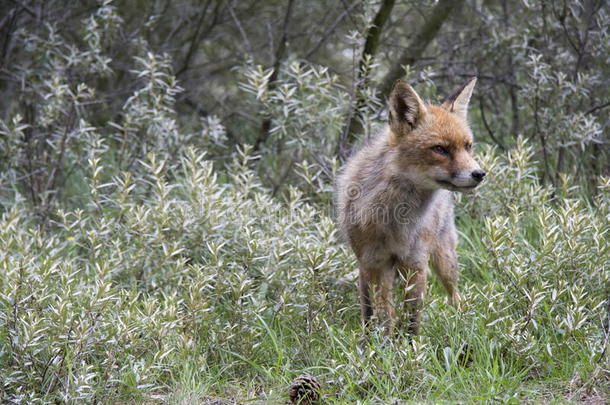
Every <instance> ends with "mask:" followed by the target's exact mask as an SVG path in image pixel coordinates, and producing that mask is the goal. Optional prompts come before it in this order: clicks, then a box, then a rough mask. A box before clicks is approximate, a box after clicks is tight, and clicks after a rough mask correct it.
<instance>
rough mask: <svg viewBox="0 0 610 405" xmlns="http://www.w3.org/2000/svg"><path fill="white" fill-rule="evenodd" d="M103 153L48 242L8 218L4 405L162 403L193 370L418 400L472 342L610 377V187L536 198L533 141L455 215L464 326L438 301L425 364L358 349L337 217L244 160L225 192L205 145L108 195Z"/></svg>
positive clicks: (147, 166) (498, 161)
mask: <svg viewBox="0 0 610 405" xmlns="http://www.w3.org/2000/svg"><path fill="white" fill-rule="evenodd" d="M97 145H98V147H97V148H94V152H93V153H92V154H91V156H90V158H89V159H88V162H89V167H88V169H87V170H88V174H87V176H86V183H87V184H88V190H87V191H86V193H85V194H86V195H84V196H83V199H84V200H86V201H87V203H86V204H85V205H83V206H82V207H81V208H78V209H77V208H73V209H69V210H63V211H62V210H58V211H56V212H55V213H54V214H53V215H52V216H51V218H52V220H50V222H49V223H47V224H46V226H45V227H44V228H42V227H41V226H40V224H39V223H38V222H36V220H35V219H33V218H32V216H31V215H30V211H29V209H28V207H27V205H26V204H25V203H23V202H20V201H17V202H16V203H14V204H11V205H10V206H6V207H4V208H5V210H4V214H3V216H2V219H1V223H0V381H1V384H2V386H1V395H2V397H1V399H2V401H3V402H9V403H57V402H67V403H99V402H107V401H110V400H114V399H138V398H153V399H154V398H163V397H164V396H165V395H166V394H167V392H168V391H170V390H171V387H170V385H171V384H172V381H173V375H174V373H175V372H176V370H178V369H181V368H183V367H184V364H185V362H189V361H196V362H197V367H199V368H202V369H206V368H207V369H208V370H222V371H216V372H218V373H222V375H223V376H225V377H226V378H228V379H230V380H232V381H240V380H241V381H252V380H253V379H255V380H257V381H261V383H262V387H263V390H265V389H267V388H269V386H273V385H274V384H277V381H276V380H275V378H277V376H278V375H283V374H286V377H285V378H289V375H288V374H289V373H291V372H293V371H295V370H299V369H304V368H308V367H314V369H316V370H318V372H320V371H319V370H321V369H323V370H324V371H323V376H322V378H324V379H325V381H329V382H330V381H334V382H335V383H338V382H341V383H342V384H343V385H332V384H331V387H335V388H332V389H331V392H330V393H327V396H328V398H337V397H341V396H342V395H348V393H347V391H346V390H348V391H349V387H352V388H354V387H356V386H362V387H366V385H365V384H363V383H362V382H363V381H364V380H366V379H378V380H379V379H381V380H383V379H386V380H388V381H390V380H391V384H387V386H388V387H389V388H388V390H389V391H388V392H386V393H385V394H384V395H395V396H397V397H400V396H401V395H404V393H405V392H411V393H412V392H413V390H415V389H419V390H421V392H424V393H425V392H426V389H428V390H429V389H431V388H430V387H431V386H434V384H438V381H439V378H440V377H439V376H438V375H437V376H436V377H435V374H434V373H435V372H437V371H438V370H436V371H435V369H434V367H435V366H434V365H435V364H437V363H438V362H439V358H440V359H444V360H442V362H444V363H443V364H445V365H446V366H447V367H450V366H451V365H452V364H454V363H455V362H457V361H458V360H457V359H458V358H459V356H458V353H457V349H458V348H459V347H462V348H464V347H466V346H467V345H470V346H477V345H478V346H477V347H479V348H480V347H485V348H487V350H488V352H489V353H490V354H489V355H490V356H491V357H490V358H499V359H503V360H502V361H505V362H507V363H506V364H512V367H514V368H515V371H514V372H515V373H521V372H526V371H527V372H533V371H535V373H536V374H535V375H537V376H545V375H551V374H552V373H553V367H560V366H559V364H558V362H560V361H565V359H566V358H569V359H570V367H569V368H568V369H567V371H566V373H567V374H568V375H564V376H563V377H562V378H565V379H571V378H572V373H575V375H580V374H578V373H586V372H590V371H591V370H592V369H593V368H594V367H595V365H596V364H600V363H599V362H600V361H602V364H603V361H605V360H602V359H601V358H600V357H601V352H602V348H603V346H604V344H605V342H606V341H607V336H605V335H604V330H605V329H604V327H607V326H604V318H605V317H606V316H607V313H606V312H605V311H606V309H605V308H604V302H605V301H604V300H605V299H606V298H607V295H608V285H609V284H610V271H609V269H608V256H609V253H610V252H609V244H608V240H609V238H608V230H609V225H608V217H609V215H610V212H609V211H608V206H609V205H608V193H609V191H610V183H609V182H608V180H607V179H606V180H602V181H601V182H600V189H599V193H598V197H597V200H596V201H595V202H594V203H591V204H589V203H585V202H584V200H582V199H578V198H576V197H575V196H576V195H577V194H578V190H577V189H573V188H569V187H566V189H565V190H564V191H563V192H565V196H559V195H558V194H557V193H558V192H555V193H553V192H552V191H551V190H550V189H547V188H544V187H542V186H540V185H539V183H538V180H537V179H536V177H535V176H534V174H533V173H534V172H533V169H530V167H531V166H532V163H531V162H530V161H529V160H530V157H531V151H530V149H529V148H528V146H527V145H526V144H524V143H522V144H521V145H520V146H519V148H517V149H516V150H513V151H512V152H510V154H509V155H507V157H502V158H500V157H497V156H496V155H495V153H494V151H493V150H487V151H486V152H485V153H484V156H483V157H482V160H483V161H484V162H485V164H486V167H487V168H488V169H489V172H490V173H491V174H490V179H489V181H488V182H487V184H486V185H484V186H483V187H481V189H480V191H477V192H476V193H475V194H474V195H470V196H467V197H466V198H464V199H463V200H464V201H463V203H462V204H461V205H460V207H461V208H460V214H459V222H460V228H461V229H462V239H463V243H462V245H461V248H460V249H461V262H462V263H461V264H462V267H464V268H463V270H462V273H463V280H464V281H462V290H463V295H464V298H465V308H464V311H463V312H462V313H457V312H452V311H451V309H450V308H448V307H447V306H446V305H445V304H444V303H443V298H441V297H442V295H441V294H440V292H439V293H437V292H434V291H433V292H432V293H431V294H430V295H429V297H428V299H427V301H428V303H427V308H426V318H425V320H424V328H423V334H422V336H421V337H419V338H418V339H416V341H415V344H414V347H415V350H414V351H411V349H408V348H407V347H406V346H401V347H402V349H400V351H398V352H396V353H394V354H392V356H391V358H390V357H383V356H379V355H377V356H372V355H369V354H370V353H369V354H367V352H366V350H369V351H373V352H374V351H379V350H382V351H383V350H385V349H384V348H383V345H382V346H381V348H380V347H376V346H368V348H366V349H362V350H365V351H362V350H361V349H360V346H358V345H354V344H351V343H350V342H351V341H350V339H351V338H350V336H355V335H358V334H359V331H360V326H359V312H358V306H357V296H356V289H355V285H354V281H355V280H354V274H355V273H354V269H355V263H354V258H353V255H352V254H351V253H350V252H349V251H348V250H347V249H346V247H345V245H343V244H342V243H341V242H340V241H339V240H338V239H339V238H338V235H337V230H336V226H335V224H334V221H333V218H332V214H331V211H330V208H329V207H327V206H314V205H312V204H310V203H308V202H307V201H306V200H305V199H304V198H303V196H302V194H301V193H300V192H299V190H297V189H295V188H292V189H290V192H289V193H288V194H287V195H288V197H285V199H284V200H278V199H277V198H272V197H271V196H270V193H269V192H268V191H267V190H266V189H265V188H263V187H262V186H261V185H260V184H259V182H258V181H257V178H256V175H255V174H254V172H253V171H252V170H250V169H249V167H250V166H251V162H250V160H251V159H252V158H251V157H250V156H249V154H248V151H247V150H245V151H243V152H241V153H237V154H236V155H235V158H234V161H233V163H232V164H231V165H230V167H229V168H228V171H227V172H226V173H224V172H223V176H224V177H223V181H219V179H218V177H217V174H216V172H215V170H214V169H213V167H212V165H211V164H210V163H209V162H208V161H206V160H205V156H204V154H202V153H199V152H197V151H196V150H195V149H188V150H187V151H186V152H185V153H184V154H183V156H182V158H181V159H179V163H178V164H174V165H170V164H168V163H166V161H164V160H161V159H159V158H158V157H156V156H155V155H152V154H151V155H148V157H147V159H145V160H144V161H141V162H140V168H138V170H136V171H134V172H133V173H130V172H125V173H123V174H121V175H120V176H117V177H112V178H111V179H110V180H108V181H106V180H104V178H105V176H104V173H106V171H107V170H108V169H107V168H106V167H105V166H104V164H103V162H104V154H106V153H109V152H105V151H104V148H103V147H102V145H100V143H99V142H98V143H97ZM494 173H495V174H496V175H495V176H494ZM566 184H568V183H566ZM570 196H572V197H570ZM432 288H433V289H434V288H435V287H434V285H433V286H432ZM282 331H283V332H282ZM287 331H289V332H287ZM606 331H607V330H606ZM452 339H453V340H452ZM456 339H457V341H456ZM452 341H453V343H451V342H452ZM477 342H478V343H477ZM385 347H393V346H392V345H390V346H385ZM401 353H402V354H401ZM405 353H406V354H405ZM439 353H441V354H440V355H439ZM386 355H387V353H386ZM481 355H482V354H481V352H475V354H474V356H475V359H474V361H475V364H476V362H477V356H481ZM439 356H440V357H439ZM193 359H196V360H193ZM384 359H385V360H384ZM317 362H320V364H317ZM316 367H317V368H316ZM485 367H486V366H484V365H483V366H482V368H481V370H487V369H486V368H485ZM489 367H491V366H489ZM560 368H561V369H562V370H566V369H565V367H564V366H561V367H560ZM422 369H423V370H425V369H428V370H429V371H428V372H422ZM524 370H525V371H524ZM210 372H211V371H210ZM581 377H582V378H585V377H583V376H581ZM490 378H491V377H490ZM259 379H262V380H259ZM341 387H343V388H341ZM345 387H348V388H345ZM354 389H355V388H354ZM359 389H362V390H364V389H366V388H359ZM409 390H410V391H409ZM411 398H412V397H411Z"/></svg>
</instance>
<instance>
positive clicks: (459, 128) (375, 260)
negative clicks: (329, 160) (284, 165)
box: [337, 77, 485, 334]
mask: <svg viewBox="0 0 610 405" xmlns="http://www.w3.org/2000/svg"><path fill="white" fill-rule="evenodd" d="M475 83H476V77H475V78H472V79H470V80H468V81H467V82H466V83H465V84H464V85H463V86H461V87H460V88H458V89H457V90H456V91H455V92H454V93H453V94H452V95H450V96H449V97H448V98H447V99H446V100H445V101H444V102H443V103H442V104H441V105H440V106H433V105H428V104H426V103H424V102H423V101H422V100H421V98H420V97H419V96H418V94H417V93H416V92H415V90H413V88H412V87H411V86H409V85H408V84H407V83H405V82H402V81H399V82H397V83H396V84H395V85H394V87H393V89H392V92H391V94H390V97H389V108H388V110H389V120H388V121H389V122H388V124H389V125H387V126H386V128H385V130H384V131H383V132H382V133H381V134H380V135H379V136H377V137H376V138H375V139H373V140H372V141H371V142H370V143H369V144H368V145H366V146H364V147H363V148H362V149H361V150H359V151H358V152H357V153H356V154H355V155H353V156H352V157H351V158H350V159H349V160H348V161H347V163H346V164H345V166H344V168H343V169H342V171H341V172H340V174H339V176H338V178H337V193H338V194H337V206H338V207H337V208H338V221H339V226H340V228H341V230H342V233H343V234H344V236H345V237H346V239H347V241H348V242H349V244H350V246H351V248H352V250H353V251H354V253H355V254H356V258H357V259H358V265H359V292H360V306H361V310H362V317H363V319H364V322H365V325H369V323H370V319H371V317H372V316H373V314H375V317H376V318H378V319H379V320H380V321H382V322H383V323H385V324H386V327H387V330H388V331H392V330H393V328H394V327H395V325H396V311H395V309H394V303H393V297H392V295H393V291H392V290H393V284H394V280H395V278H396V276H397V275H398V276H399V278H402V279H403V280H405V281H406V292H405V298H406V299H405V301H404V302H403V304H402V309H403V311H402V313H401V317H400V318H401V319H403V320H405V321H406V325H405V326H406V331H407V332H408V333H410V334H418V333H419V324H420V319H421V305H422V300H423V296H424V293H425V291H426V283H427V281H426V278H427V273H428V262H429V259H430V258H431V259H432V265H433V269H434V272H435V273H436V275H437V276H438V277H439V278H440V280H441V282H442V284H443V286H444V287H445V289H446V290H447V294H448V296H449V302H450V303H451V304H452V305H454V306H456V307H459V305H460V294H459V292H458V286H457V282H458V262H457V254H456V245H457V233H456V230H455V224H454V218H453V217H454V214H453V194H452V191H460V192H464V191H468V190H471V189H473V188H475V187H476V186H478V185H479V184H480V183H481V181H482V180H483V178H484V177H485V172H484V171H483V170H481V168H480V167H479V165H478V163H477V162H476V161H475V160H474V158H473V137H472V132H471V130H470V128H469V126H468V122H467V117H466V113H467V109H468V103H469V101H470V96H471V94H472V90H473V88H474V85H475ZM401 329H402V326H401Z"/></svg>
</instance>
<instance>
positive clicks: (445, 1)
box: [380, 0, 464, 95]
mask: <svg viewBox="0 0 610 405" xmlns="http://www.w3.org/2000/svg"><path fill="white" fill-rule="evenodd" d="M463 2H464V1H463V0H439V1H438V3H436V6H434V8H433V9H432V10H431V11H430V13H428V19H427V20H426V21H425V23H424V25H422V26H421V28H420V29H419V31H418V32H417V33H416V34H415V37H414V38H413V40H412V41H411V44H410V45H409V46H408V47H407V48H406V49H405V50H404V52H403V53H402V55H401V56H400V59H399V60H398V63H396V64H394V67H393V68H392V69H391V70H390V72H389V73H388V74H387V75H386V77H385V79H384V81H383V84H382V86H381V89H380V92H381V94H383V95H387V94H388V93H389V92H390V89H391V88H392V85H393V84H394V82H395V81H396V80H398V79H400V78H401V77H402V75H403V73H404V68H403V66H406V65H412V64H414V63H415V62H417V60H418V59H419V58H421V56H422V55H423V53H424V51H425V50H426V48H427V47H428V45H429V44H430V42H432V41H433V40H434V38H435V37H436V34H437V33H438V32H439V30H440V29H441V27H442V25H443V23H444V22H445V20H446V19H447V18H448V17H449V14H450V13H451V12H452V11H453V10H455V9H457V8H458V7H461V5H462V3H463Z"/></svg>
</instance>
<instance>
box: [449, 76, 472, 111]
mask: <svg viewBox="0 0 610 405" xmlns="http://www.w3.org/2000/svg"><path fill="white" fill-rule="evenodd" d="M476 83H477V78H476V77H472V78H470V79H468V81H467V82H466V83H464V84H463V85H462V86H460V87H459V88H457V89H455V90H454V92H453V93H451V95H450V96H449V97H447V98H446V99H445V101H443V104H442V105H441V107H443V108H444V109H445V110H448V111H451V112H453V113H455V114H457V115H458V116H460V117H462V118H463V119H466V115H467V114H468V103H469V102H470V96H472V90H473V89H474V85H475V84H476Z"/></svg>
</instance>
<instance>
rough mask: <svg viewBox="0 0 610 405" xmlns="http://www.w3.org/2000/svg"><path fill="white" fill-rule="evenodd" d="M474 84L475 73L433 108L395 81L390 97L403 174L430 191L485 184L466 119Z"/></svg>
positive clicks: (392, 126)
mask: <svg viewBox="0 0 610 405" xmlns="http://www.w3.org/2000/svg"><path fill="white" fill-rule="evenodd" d="M475 83H476V77H474V78H472V79H470V80H468V81H467V82H466V83H465V84H464V85H462V86H461V87H460V88H458V89H457V90H455V91H454V92H453V93H452V94H451V95H450V96H449V97H447V99H445V101H444V102H443V103H442V104H441V105H440V106H433V105H426V104H425V103H424V102H423V101H422V100H421V98H420V97H419V96H418V94H417V93H416V92H415V90H413V88H412V87H411V86H409V85H408V84H407V83H405V82H402V81H398V82H396V84H395V85H394V88H393V89H392V93H391V94H390V99H389V124H390V131H391V134H390V147H391V148H392V149H393V150H394V152H395V153H394V156H395V161H394V162H395V166H396V169H397V170H398V172H399V173H400V175H401V176H405V177H407V178H408V179H409V180H411V181H412V182H413V183H415V184H417V185H418V186H419V187H422V188H427V189H439V188H444V189H447V190H452V191H467V190H470V189H473V188H475V187H476V186H477V185H479V184H480V183H481V181H482V180H483V178H484V177H485V172H484V171H483V170H481V168H480V167H479V164H478V163H477V162H476V161H475V160H474V157H473V150H472V149H473V137H472V132H471V130H470V128H469V126H468V121H467V110H468V103H469V101H470V96H471V95H472V89H473V88H474V85H475Z"/></svg>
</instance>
